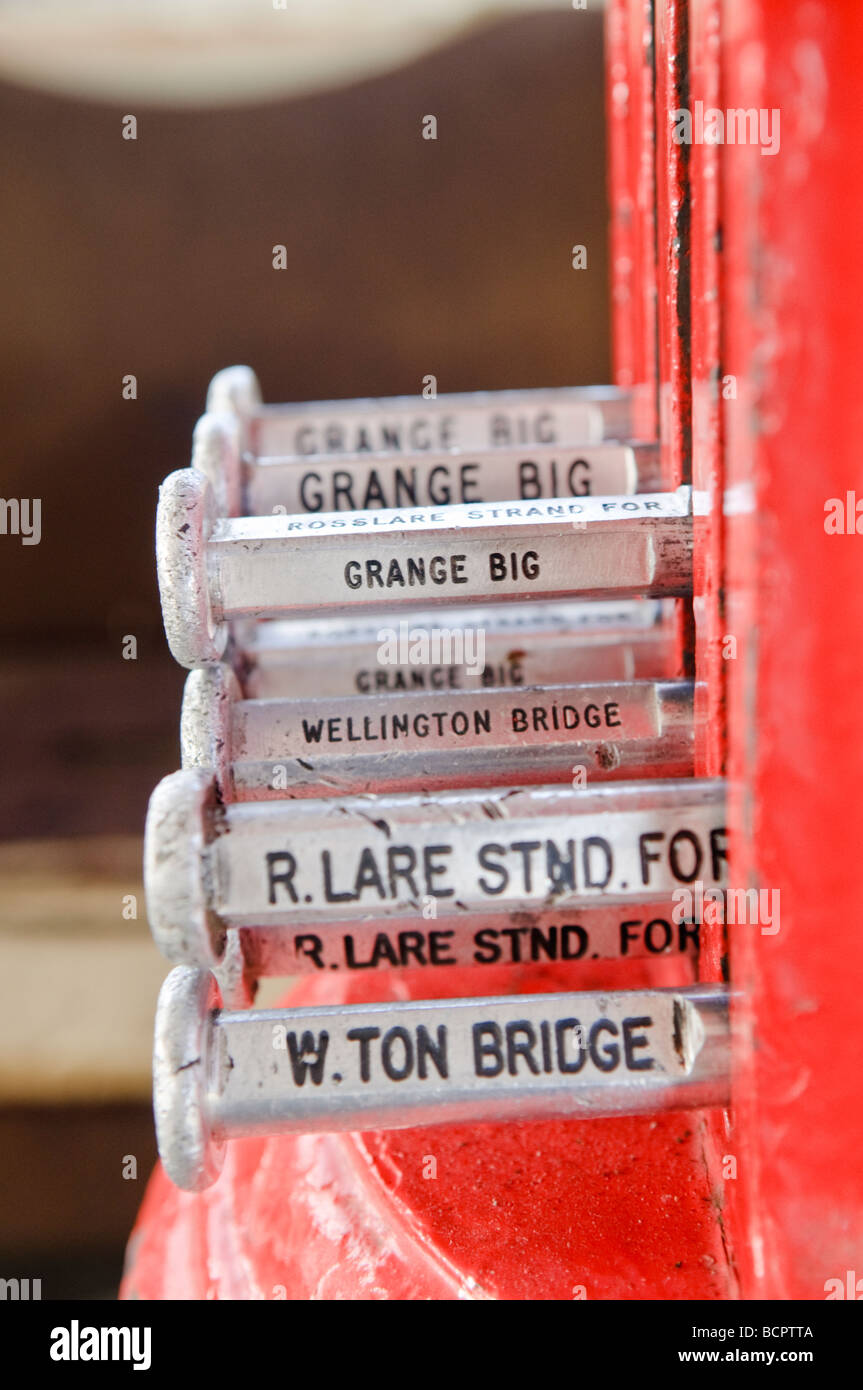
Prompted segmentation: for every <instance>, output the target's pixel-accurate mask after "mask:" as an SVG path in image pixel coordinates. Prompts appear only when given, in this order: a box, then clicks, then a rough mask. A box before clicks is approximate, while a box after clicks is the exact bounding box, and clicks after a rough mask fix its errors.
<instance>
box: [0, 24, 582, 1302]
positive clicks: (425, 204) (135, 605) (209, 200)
mask: <svg viewBox="0 0 863 1390" xmlns="http://www.w3.org/2000/svg"><path fill="white" fill-rule="evenodd" d="M129 112H131V113H132V114H135V115H136V116H137V119H138V138H137V140H136V141H127V140H124V139H122V137H121V128H122V116H123V115H125V114H127V113H129ZM426 114H434V115H435V116H436V117H437V120H438V136H439V138H438V139H437V141H426V140H423V139H422V138H421V124H422V118H423V116H424V115H426ZM0 123H2V127H3V130H4V141H3V145H2V151H0V177H2V187H3V203H4V217H3V225H2V238H3V256H4V265H5V267H6V270H7V284H6V306H5V307H6V333H5V334H4V336H3V340H2V342H0V395H2V419H3V442H4V457H3V482H2V489H0V490H2V494H3V496H4V497H6V498H9V497H39V498H41V499H42V540H41V543H40V544H39V545H38V546H23V545H22V544H21V543H20V541H19V539H18V538H17V537H15V536H10V535H6V536H0V592H2V593H3V594H4V595H5V597H6V601H5V602H4V603H3V605H2V606H0V635H2V653H3V657H2V668H0V715H2V719H0V727H2V731H3V732H2V738H3V753H2V757H3V785H4V791H5V795H4V796H3V798H2V804H0V894H2V901H3V913H2V926H0V931H2V935H3V946H4V961H5V968H4V970H3V972H2V980H3V983H2V986H0V989H2V997H0V1058H2V1065H0V1107H5V1108H2V1109H0V1146H2V1152H3V1182H2V1183H0V1194H2V1195H0V1231H2V1232H3V1233H4V1234H3V1236H2V1242H0V1275H2V1276H4V1277H12V1276H14V1275H16V1274H17V1275H19V1276H22V1277H23V1276H26V1275H28V1274H29V1275H31V1276H32V1277H42V1275H43V1273H44V1278H45V1280H46V1282H45V1283H44V1284H43V1296H44V1297H51V1296H52V1295H53V1296H62V1295H65V1294H70V1293H71V1294H76V1295H77V1296H81V1297H88V1296H100V1295H101V1296H109V1295H110V1294H111V1292H112V1290H113V1286H114V1282H115V1280H116V1275H117V1272H118V1269H119V1260H120V1258H121V1253H122V1247H123V1243H124V1239H125V1235H126V1233H127V1231H128V1229H129V1226H130V1225H131V1221H132V1219H133V1216H134V1212H135V1209H136V1208H137V1206H138V1204H139V1201H140V1197H141V1194H142V1191H143V1184H144V1181H145V1178H146V1174H147V1172H148V1169H149V1167H150V1166H151V1164H152V1159H153V1152H154V1148H153V1141H152V1126H151V1118H150V1114H149V1105H148V1089H149V1065H150V1057H149V1052H150V1030H151V1024H152V1013H153V1005H154V1001H155V992H156V989H157V987H158V982H159V979H160V978H161V975H162V973H163V970H164V968H165V967H163V965H162V964H161V962H160V961H159V959H158V957H157V954H156V952H155V948H152V947H151V945H150V942H149V936H148V934H147V928H146V921H145V914H144V907H143V897H142V892H141V885H140V878H139V864H140V834H141V829H142V825H143V820H144V813H145V809H146V803H147V798H148V795H149V793H150V791H151V789H152V787H153V785H154V784H155V782H156V781H157V779H158V778H159V777H160V776H162V775H163V774H164V773H166V772H168V771H171V770H172V769H173V768H174V767H175V765H176V763H177V758H178V752H177V744H178V719H179V702H180V693H181V688H182V682H183V673H181V672H180V671H179V670H178V669H176V668H175V667H174V666H173V665H172V663H171V662H170V659H169V657H168V655H167V651H166V648H165V645H164V641H163V638H162V635H161V623H160V614H159V609H158V599H157V594H156V587H155V566H154V557H153V522H154V513H155V505H156V495H157V489H158V484H159V481H160V480H161V478H162V477H163V476H164V475H165V474H166V473H167V472H169V471H170V470H171V469H174V468H177V467H180V466H183V465H184V464H186V463H187V462H188V456H189V447H190V440H191V431H192V427H193V425H194V422H195V420H196V418H197V416H198V415H199V414H200V413H201V411H202V409H203V405H204V393H205V390H206V386H207V382H208V380H209V378H210V376H211V375H212V373H213V372H214V371H216V370H217V369H218V368H220V367H223V366H226V365H229V364H231V363H233V362H247V363H248V364H249V365H251V366H253V367H254V368H255V370H256V371H257V372H258V374H259V376H260V378H261V382H262V385H263V389H264V393H265V398H266V399H268V400H280V399H282V400H287V399H314V398H321V397H334V396H354V395H366V394H368V395H386V394H393V393H412V392H416V391H419V389H420V387H421V382H422V378H423V377H424V376H425V375H426V374H428V373H433V374H434V375H435V376H436V377H437V380H438V388H439V390H441V391H450V390H455V391H458V390H471V389H474V388H495V387H504V386H556V385H566V384H572V383H588V382H591V381H607V380H608V379H609V348H608V326H607V325H608V310H607V295H608V266H607V255H606V206H605V189H604V164H605V150H604V114H603V90H602V56H601V20H600V17H599V15H598V14H584V13H581V14H578V15H577V16H576V15H572V14H567V13H549V14H539V15H535V16H530V17H526V18H522V19H510V20H506V21H504V22H502V23H500V24H498V25H496V26H494V27H493V28H490V29H488V30H484V31H479V32H473V33H471V34H469V35H468V36H467V37H465V38H463V39H460V40H458V41H457V42H454V43H452V44H450V45H448V46H447V47H445V48H443V49H441V50H439V51H436V52H434V53H432V54H429V55H428V56H426V57H424V58H422V59H420V60H418V61H416V62H413V63H411V64H410V65H409V66H407V67H404V68H402V69H400V70H398V71H396V72H392V73H388V74H386V75H384V76H380V77H376V78H373V79H369V80H366V81H363V82H361V83H358V84H356V85H354V86H351V87H349V88H346V89H344V90H339V91H333V92H327V93H322V94H320V95H314V96H306V97H303V98H301V99H297V100H294V101H286V100H282V101H273V100H269V101H267V102H266V103H265V104H262V105H259V106H242V107H231V108H225V109H223V110H218V109H207V110H200V109H197V110H195V109H193V110H183V111H172V110H165V109H155V108H154V109H146V108H142V107H141V106H140V104H139V103H135V104H117V105H116V106H114V105H108V104H98V103H95V102H89V101H84V100H74V99H71V98H66V97H58V96H54V95H47V94H44V93H40V92H37V91H34V90H26V89H24V88H18V87H13V86H11V85H6V86H3V87H0ZM278 243H283V244H284V245H285V246H286V247H287V251H288V269H287V270H285V271H275V270H274V269H273V268H272V248H273V246H274V245H276V244H278ZM575 243H579V244H583V245H585V246H586V247H587V248H588V268H587V269H586V270H581V271H574V270H573V269H572V268H571V247H572V246H573V244H575ZM128 373H132V374H134V375H135V376H136V377H137V382H138V399H137V400H134V401H126V400H123V399H122V394H121V392H122V378H123V377H124V375H126V374H128ZM126 634H133V635H134V636H135V637H136V638H137V642H138V659H137V660H136V661H124V660H123V659H122V638H123V636H124V635H126ZM128 895H135V896H136V898H137V918H136V919H130V918H128V917H124V916H123V904H124V899H126V898H128ZM128 1154H134V1155H136V1156H137V1158H138V1169H139V1177H138V1179H137V1181H127V1180H123V1179H122V1176H121V1168H122V1160H123V1157H124V1156H125V1155H128ZM49 1276H50V1277H49Z"/></svg>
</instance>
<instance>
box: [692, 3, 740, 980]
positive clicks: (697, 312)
mask: <svg viewBox="0 0 863 1390" xmlns="http://www.w3.org/2000/svg"><path fill="white" fill-rule="evenodd" d="M720 3H721V0H693V4H692V7H691V12H690V18H689V107H690V109H695V108H696V104H697V103H699V102H700V103H701V107H702V109H703V110H706V109H708V108H710V107H718V106H719V105H720V99H721V94H720V67H719V51H720ZM721 173H722V165H721V160H720V146H719V145H713V144H709V145H708V144H703V143H699V144H693V145H691V146H690V147H689V184H690V207H691V218H690V227H691V232H690V237H691V295H692V306H691V326H692V339H691V362H692V485H693V488H694V489H695V493H696V495H697V497H698V500H699V512H700V513H702V514H700V515H699V516H698V517H697V518H696V522H695V546H696V550H697V552H698V557H699V564H698V566H697V573H696V580H697V586H696V591H695V594H694V596H693V608H694V612H695V625H696V651H695V669H696V674H697V677H698V682H699V684H698V686H697V695H696V698H697V700H698V705H697V713H698V724H697V733H696V772H697V774H698V775H699V776H702V777H719V776H722V774H723V773H724V771H725V729H726V713H725V666H726V661H727V660H729V659H733V658H732V657H731V655H730V653H731V649H730V648H729V647H728V645H727V644H726V642H725V636H726V629H725V591H724V585H723V542H724V524H723V509H722V500H723V485H724V473H723V451H722V423H723V422H722V412H721V410H720V401H721V399H722V396H723V393H724V394H725V396H726V397H727V396H728V393H729V392H731V391H733V390H734V389H735V383H734V382H732V381H731V380H729V379H728V377H727V375H726V374H725V372H724V369H723V364H722V339H721V313H720V306H721V301H722V261H721V256H720V241H721V224H720V206H719V197H720V180H721ZM723 653H726V655H724V654H723ZM704 935H705V937H706V936H709V935H710V933H709V931H708V932H706V933H705V934H704ZM718 935H719V933H718V932H714V933H713V936H714V937H718ZM702 944H703V945H705V944H707V943H706V942H704V941H703V943H702ZM716 946H717V942H716V941H714V942H713V943H712V950H713V951H714V953H715V949H716ZM710 949H711V947H710V946H709V945H708V950H710ZM702 954H704V952H702ZM717 966H718V961H716V960H715V961H714V962H713V969H714V972H715V970H716V968H717ZM713 977H714V978H715V977H716V976H715V974H714V976H713Z"/></svg>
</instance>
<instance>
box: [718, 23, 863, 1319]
mask: <svg viewBox="0 0 863 1390" xmlns="http://www.w3.org/2000/svg"><path fill="white" fill-rule="evenodd" d="M722 27H723V52H722V78H723V103H722V104H723V106H724V107H726V108H734V109H736V108H741V109H747V108H752V109H754V110H756V111H758V112H764V113H766V114H765V117H764V119H765V122H766V121H767V120H769V119H770V117H769V113H771V112H773V111H778V112H779V113H780V132H781V141H780V148H779V150H778V152H776V153H773V154H762V153H761V149H760V147H759V145H755V144H746V145H733V146H732V145H729V144H726V145H724V146H723V147H722V163H723V214H722V216H723V241H724V248H725V249H724V258H725V277H724V306H723V307H724V314H725V323H724V327H723V333H724V337H725V349H724V362H723V366H724V368H725V370H726V371H728V372H730V373H733V374H734V375H735V376H736V377H737V379H738V398H737V400H736V401H733V400H726V401H723V412H724V417H725V437H726V441H727V447H726V454H725V459H726V462H725V469H726V485H727V488H728V492H727V494H726V510H727V530H728V541H727V564H726V581H727V585H728V628H729V632H731V633H732V634H733V635H734V636H735V637H736V638H737V643H738V650H737V659H736V660H734V661H730V662H729V663H728V677H729V734H730V738H729V760H730V761H729V767H730V776H731V792H732V806H733V811H732V824H733V827H734V831H735V838H734V841H733V855H732V869H733V873H734V877H735V881H736V882H737V883H739V884H740V885H742V886H752V887H756V888H761V889H764V890H768V891H769V890H776V891H778V892H779V893H780V894H781V898H780V904H781V925H780V930H779V932H778V933H777V934H775V935H766V934H762V932H761V930H760V929H759V928H758V927H746V926H738V927H731V928H730V929H729V931H730V937H731V957H732V978H733V982H734V985H735V987H736V989H737V990H739V991H741V993H742V996H743V1001H742V1003H741V1006H740V1008H739V1010H738V1017H737V1024H738V1026H739V1027H740V1028H741V1036H740V1042H739V1048H738V1058H737V1081H738V1084H737V1099H736V1121H737V1130H738V1136H737V1144H738V1150H739V1162H740V1167H739V1187H740V1195H741V1197H742V1199H743V1203H744V1209H745V1211H744V1219H743V1225H742V1229H741V1231H740V1237H741V1238H740V1240H739V1242H738V1249H739V1252H740V1259H741V1265H742V1275H743V1291H744V1294H746V1295H748V1296H750V1297H764V1296H766V1297H784V1296H799V1297H803V1298H813V1299H821V1298H824V1297H825V1296H826V1294H827V1292H829V1291H830V1289H829V1288H825V1286H826V1285H827V1281H828V1280H830V1279H836V1280H839V1281H844V1280H845V1279H846V1276H847V1272H848V1271H857V1273H858V1275H859V1274H860V1273H861V1272H863V1106H861V1104H860V1083H859V1080H858V1070H859V1065H858V1061H857V1051H858V1045H859V1036H860V981H861V979H863V932H861V929H860V923H861V919H863V912H861V908H863V892H861V877H860V860H861V845H863V798H861V794H860V788H861V786H863V738H861V735H860V718H859V710H860V691H861V688H863V645H861V642H860V633H861V631H863V538H861V537H859V536H854V535H850V534H846V535H828V534H827V533H826V532H825V502H827V501H828V499H830V498H837V499H842V500H843V501H844V499H845V496H846V492H847V491H848V490H852V491H853V489H855V488H859V489H860V491H861V493H863V488H860V483H861V481H863V480H861V468H860V461H859V460H860V440H861V432H863V392H861V388H860V382H861V377H863V362H861V358H863V346H861V337H860V330H859V321H858V320H859V304H860V300H861V293H863V268H861V260H860V254H859V248H860V246H861V243H863V143H861V140H860V130H859V113H860V93H859V73H860V71H861V70H863V7H861V6H860V5H859V4H858V3H856V0H723V5H722ZM766 129H767V131H768V132H769V126H766Z"/></svg>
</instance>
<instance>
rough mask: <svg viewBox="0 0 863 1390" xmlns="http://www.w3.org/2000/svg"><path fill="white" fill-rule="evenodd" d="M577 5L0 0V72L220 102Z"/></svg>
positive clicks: (164, 101)
mask: <svg viewBox="0 0 863 1390" xmlns="http://www.w3.org/2000/svg"><path fill="white" fill-rule="evenodd" d="M595 6H596V0H591V8H594V7H595ZM573 8H574V6H573V4H572V0H74V3H72V4H70V0H0V76H3V77H6V78H9V79H11V80H12V81H15V82H21V83H26V84H30V85H34V86H38V87H43V88H47V89H49V90H54V91H58V92H64V93H68V94H74V95H76V96H87V97H94V98H97V99H102V100H106V101H122V102H123V103H124V104H130V105H131V104H132V103H134V102H136V101H138V102H142V103H146V104H150V105H152V104H154V103H158V104H161V105H170V106H178V105H192V106H202V105H203V106H209V105H223V104H227V103H230V102H247V101H250V100H257V99H266V98H269V97H276V96H284V95H294V94H302V93H304V92H311V91H317V90H320V89H322V88H327V87H334V86H338V85H340V84H343V83H349V82H354V81H357V80H359V79H361V78H364V77H368V76H372V75H373V74H375V73H378V72H382V71H385V70H386V69H389V68H394V67H398V66H399V65H400V64H403V63H406V62H408V61H410V59H412V58H414V57H417V56H419V55H420V54H422V53H424V52H425V51H427V50H428V49H430V48H433V47H435V46H436V45H438V44H440V43H443V42H444V41H445V40H447V39H448V38H450V37H452V36H453V35H455V34H458V33H459V32H461V31H463V30H465V29H467V28H469V27H471V26H474V25H477V24H480V23H488V22H490V21H494V20H495V19H499V18H501V17H503V16H504V15H506V14H509V13H523V12H527V11H537V10H555V9H573ZM577 20H578V16H577V15H575V16H574V22H577Z"/></svg>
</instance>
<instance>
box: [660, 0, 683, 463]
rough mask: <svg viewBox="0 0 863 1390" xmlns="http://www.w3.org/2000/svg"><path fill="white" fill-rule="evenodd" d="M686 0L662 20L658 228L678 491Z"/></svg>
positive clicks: (668, 426) (666, 393)
mask: <svg viewBox="0 0 863 1390" xmlns="http://www.w3.org/2000/svg"><path fill="white" fill-rule="evenodd" d="M688 28H689V24H688V12H687V5H686V0H666V3H665V4H660V5H657V7H656V15H655V39H654V55H655V58H654V61H655V67H656V106H655V109H656V225H657V309H658V329H659V358H658V368H659V421H660V430H659V438H660V443H661V445H662V456H663V465H664V466H663V472H664V475H665V477H666V479H667V481H668V485H669V486H670V487H678V486H679V485H680V484H681V483H688V482H690V481H691V477H692V390H691V377H690V349H689V342H690V303H689V280H690V247H689V236H690V201H689V151H690V147H689V146H688V145H686V144H682V143H677V142H676V141H675V139H674V113H675V112H676V111H678V110H679V109H680V108H682V107H686V106H688V104H689V67H688V64H689V48H688V44H689V36H688Z"/></svg>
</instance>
